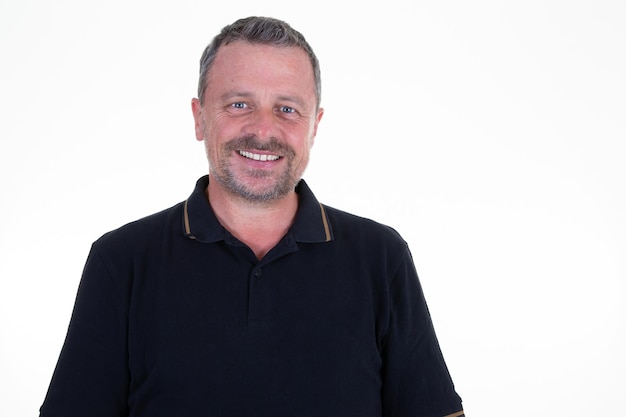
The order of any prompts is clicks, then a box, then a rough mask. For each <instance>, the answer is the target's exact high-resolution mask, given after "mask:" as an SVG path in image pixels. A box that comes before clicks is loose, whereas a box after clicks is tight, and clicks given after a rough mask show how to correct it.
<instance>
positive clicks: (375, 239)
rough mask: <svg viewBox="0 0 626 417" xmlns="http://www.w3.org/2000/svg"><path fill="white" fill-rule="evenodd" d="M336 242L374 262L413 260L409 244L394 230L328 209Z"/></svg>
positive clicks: (364, 218) (346, 213) (394, 262)
mask: <svg viewBox="0 0 626 417" xmlns="http://www.w3.org/2000/svg"><path fill="white" fill-rule="evenodd" d="M324 209H325V211H326V213H327V216H328V221H329V223H330V226H331V228H332V233H333V240H334V241H335V243H336V245H337V246H338V247H339V248H342V249H343V250H345V251H347V252H350V253H354V252H359V253H360V254H361V255H365V256H366V257H367V259H368V260H369V261H371V262H380V261H382V260H383V259H382V258H384V261H385V263H391V264H396V265H397V264H398V263H400V262H403V261H405V260H406V259H407V257H408V258H410V251H409V248H408V245H407V242H406V241H405V240H404V238H403V237H402V236H401V235H400V233H399V232H398V231H397V230H396V229H394V228H393V227H391V226H388V225H386V224H383V223H379V222H377V221H375V220H372V219H369V218H366V217H361V216H359V215H356V214H352V213H348V212H346V211H343V210H339V209H336V208H333V207H329V206H324Z"/></svg>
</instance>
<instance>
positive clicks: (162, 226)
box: [93, 203, 183, 253]
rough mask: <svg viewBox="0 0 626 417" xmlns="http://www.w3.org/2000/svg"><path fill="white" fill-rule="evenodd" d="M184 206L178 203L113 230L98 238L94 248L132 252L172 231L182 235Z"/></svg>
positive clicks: (102, 250)
mask: <svg viewBox="0 0 626 417" xmlns="http://www.w3.org/2000/svg"><path fill="white" fill-rule="evenodd" d="M182 206H183V203H178V204H176V205H174V206H172V207H169V208H167V209H165V210H162V211H160V212H157V213H154V214H150V215H148V216H145V217H143V218H140V219H137V220H134V221H132V222H129V223H126V224H124V225H123V226H121V227H118V228H117V229H114V230H111V231H109V232H107V233H105V234H103V235H102V236H101V237H100V238H98V239H97V240H96V241H95V242H94V244H93V248H94V250H97V251H99V252H103V253H111V252H127V253H130V252H134V251H135V250H136V249H137V248H142V247H146V245H150V244H154V243H155V242H159V241H161V240H162V239H163V238H164V237H165V235H168V234H171V233H172V232H174V233H176V232H178V233H179V234H180V235H181V236H182V235H183V228H182V227H183V226H182Z"/></svg>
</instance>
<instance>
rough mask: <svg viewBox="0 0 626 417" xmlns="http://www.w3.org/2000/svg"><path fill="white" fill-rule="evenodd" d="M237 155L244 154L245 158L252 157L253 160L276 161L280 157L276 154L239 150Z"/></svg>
mask: <svg viewBox="0 0 626 417" xmlns="http://www.w3.org/2000/svg"><path fill="white" fill-rule="evenodd" d="M239 155H241V156H245V157H246V158H250V159H254V160H255V161H264V162H265V161H277V160H278V159H279V158H280V157H279V156H278V155H265V154H258V153H252V152H248V151H239Z"/></svg>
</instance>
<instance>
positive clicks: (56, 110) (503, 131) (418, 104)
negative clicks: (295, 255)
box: [0, 0, 626, 417]
mask: <svg viewBox="0 0 626 417" xmlns="http://www.w3.org/2000/svg"><path fill="white" fill-rule="evenodd" d="M318 3H319V2H285V1H284V0H281V1H273V0H272V1H268V0H266V1H256V0H254V1H239V2H215V1H209V0H205V1H176V2H164V1H155V0H152V1H118V0H108V1H97V2H96V1H84V0H82V1H79V0H65V1H44V0H38V1H36V0H22V1H17V0H13V1H9V0H0V54H1V55H0V60H1V61H0V141H1V142H0V174H1V175H0V198H1V200H0V210H1V217H0V221H1V224H0V227H1V228H0V280H1V281H0V415H1V416H11V417H13V416H18V417H19V416H36V415H37V414H38V408H39V406H40V405H41V403H42V401H43V398H44V395H45V392H46V389H47V386H48V383H49V381H50V377H51V375H52V371H53V369H54V366H55V363H56V360H57V356H58V354H59V351H60V349H61V345H62V342H63V339H64V337H65V331H66V328H67V324H68V322H69V318H70V314H71V310H72V305H73V302H74V297H75V294H76V289H77V286H78V282H79V279H80V273H81V269H82V266H83V263H84V261H85V258H86V256H87V252H88V250H89V246H90V244H91V242H92V241H93V240H95V239H97V238H98V237H99V236H100V235H101V234H103V233H104V232H106V231H108V230H110V229H113V228H115V227H117V226H120V225H121V224H123V223H126V222H128V221H131V220H134V219H136V218H139V217H142V216H144V215H147V214H150V213H152V212H155V211H158V210H161V209H163V208H166V207H169V206H171V205H173V204H175V203H177V202H179V201H182V200H183V199H185V198H186V197H187V196H188V194H189V193H190V192H191V191H192V188H193V185H194V183H195V180H196V178H197V177H199V176H201V175H203V174H204V173H205V172H206V171H207V166H206V162H205V158H204V150H203V147H202V144H201V143H199V142H196V140H195V137H194V133H193V120H192V117H191V110H190V100H191V98H192V97H193V96H194V95H195V90H196V83H197V70H198V59H199V57H200V54H201V52H202V49H203V48H204V47H205V45H206V44H207V43H208V42H209V41H210V39H211V38H212V37H213V36H214V35H215V34H216V33H217V32H218V31H219V30H220V29H221V28H222V26H224V25H226V24H228V23H231V22H232V21H234V20H235V19H236V18H239V17H244V16H248V15H253V14H257V15H269V16H274V17H278V18H282V19H284V20H286V21H288V22H289V23H291V24H292V25H293V26H294V27H295V28H296V29H298V30H300V31H302V32H303V33H304V34H305V36H306V37H307V39H308V40H309V42H310V43H311V44H312V46H313V48H314V49H315V51H316V53H317V54H318V57H319V59H320V61H321V64H322V75H323V99H322V101H323V106H324V107H325V109H326V113H325V117H324V119H323V121H322V124H321V125H320V130H319V133H318V136H317V140H316V144H315V147H314V149H313V154H312V160H311V165H310V167H309V169H308V171H307V172H306V173H305V178H306V179H307V182H308V183H309V185H310V186H311V187H312V188H313V190H314V191H315V192H316V194H317V196H318V198H319V199H320V200H321V201H322V202H324V203H326V204H329V205H331V206H335V207H338V208H341V209H344V210H347V211H351V212H355V213H357V214H360V215H363V216H367V217H371V218H374V219H376V220H378V221H380V222H383V223H387V224H389V225H392V226H393V227H395V228H396V229H397V230H399V231H400V232H401V233H402V235H403V236H404V237H405V239H406V240H407V241H408V242H409V244H410V246H411V249H412V252H413V254H414V256H415V261H416V264H417V268H418V272H419V273H420V276H421V280H422V284H423V286H424V289H425V292H426V296H427V299H428V301H429V305H430V308H431V312H432V315H433V317H434V321H435V326H436V328H437V331H438V335H439V338H440V342H441V345H442V348H443V351H444V354H445V356H446V359H447V362H448V365H449V368H450V370H451V373H452V376H453V378H454V380H455V383H456V386H457V389H458V391H459V393H460V394H461V396H462V397H463V399H464V406H465V409H466V411H467V414H468V416H474V417H478V416H480V417H491V416H494V417H495V416H504V415H506V416H510V417H513V416H520V417H521V416H552V415H563V416H584V417H589V416H602V415H612V416H617V415H620V416H624V415H626V414H625V413H626V411H625V408H624V398H625V395H626V380H625V378H624V375H626V355H625V354H624V352H626V341H625V336H626V259H625V258H626V257H625V255H626V219H625V213H626V191H625V182H626V164H625V163H624V159H625V158H626V151H625V148H626V146H625V144H624V142H625V140H626V52H625V51H626V24H625V22H626V4H625V3H624V2H623V1H621V0H615V1H609V0H604V1H603V0H573V1H555V0H543V1H538V0H526V1H496V0H492V1H488V0H477V1H462V0H455V1H401V0H388V1H384V2H378V1H377V2H371V1H361V2H358V3H354V4H355V6H354V7H340V6H338V5H339V4H341V3H340V2H336V1H335V2H327V3H322V4H318ZM357 4H358V6H356V5H357Z"/></svg>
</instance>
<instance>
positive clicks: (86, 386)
mask: <svg viewBox="0 0 626 417" xmlns="http://www.w3.org/2000/svg"><path fill="white" fill-rule="evenodd" d="M320 102H321V81H320V70H319V64H318V62H317V58H316V57H315V55H314V53H313V51H312V49H311V47H310V46H309V44H308V43H307V42H306V40H305V39H304V37H303V36H302V35H301V34H300V33H299V32H297V31H295V30H294V29H293V28H291V27H290V26H289V25H287V24H286V23H284V22H282V21H279V20H276V19H270V18H260V17H251V18H246V19H241V20H239V21H237V22H235V23H233V24H232V25H229V26H227V27H225V28H224V29H223V30H222V32H221V33H220V34H219V35H218V36H216V37H215V38H214V39H213V41H212V43H211V44H210V45H209V46H208V47H207V49H206V50H205V52H204V54H203V55H202V58H201V62H200V81H199V88H198V98H196V99H193V100H192V111H193V117H194V121H195V132H196V138H197V139H198V140H201V141H204V144H205V148H206V153H207V157H208V161H209V175H207V176H204V177H202V178H200V179H199V180H198V182H197V184H196V187H195V189H194V191H193V192H192V194H191V195H190V196H189V198H188V199H187V200H185V201H184V202H182V203H180V204H177V205H175V206H173V207H172V208H169V209H167V210H164V211H162V212H160V213H157V214H154V215H152V216H149V217H146V218H144V219H141V220H138V221H136V222H133V223H130V224H128V225H125V226H123V227H121V228H119V229H117V230H115V231H112V232H110V233H107V234H105V235H104V236H102V237H101V238H100V239H98V240H97V241H96V242H95V243H94V245H93V247H92V250H91V252H90V254H89V257H88V259H87V263H86V265H85V269H84V272H83V277H82V280H81V284H80V288H79V292H78V295H77V299H76V304H75V308H74V313H73V316H72V320H71V323H70V327H69V331H68V334H67V338H66V341H65V344H64V346H63V349H62V352H61V355H60V358H59V362H58V364H57V367H56V370H55V373H54V375H53V378H52V382H51V384H50V388H49V390H48V394H47V396H46V399H45V401H44V404H43V406H42V408H41V416H42V417H57V416H64V417H65V416H81V417H84V416H90V417H96V416H103V417H104V416H108V417H112V416H137V417H143V416H150V417H153V416H155V417H159V416H163V417H165V416H167V417H173V416H181V417H193V416H228V417H237V416H242V417H243V416H245V417H250V416H268V417H270V416H271V417H274V416H297V417H304V416H315V417H319V416H325V417H332V416H359V417H374V416H376V417H381V416H407V417H408V416H411V417H420V416H422V417H435V416H437V417H444V416H448V417H452V416H454V417H459V416H462V415H463V411H462V406H461V399H460V397H459V396H458V395H457V394H456V392H455V389H454V385H453V383H452V380H451V378H450V375H449V373H448V370H447V368H446V365H445V362H444V360H443V356H442V354H441V351H440V349H439V344H438V342H437V338H436V336H435V332H434V329H433V325H432V321H431V319H430V315H429V313H428V309H427V306H426V302H425V300H424V296H423V293H422V290H421V287H420V284H419V280H418V277H417V274H416V272H415V267H414V265H413V261H412V258H411V254H410V251H409V249H408V247H407V245H406V242H404V240H403V239H402V238H401V237H400V236H399V235H398V234H397V233H396V232H395V231H394V230H393V229H391V228H389V227H387V226H384V225H381V224H378V223H376V222H374V221H371V220H367V219H364V218H360V217H357V216H354V215H351V214H348V213H345V212H342V211H340V210H337V209H334V208H331V207H328V206H325V205H323V204H320V203H319V202H318V201H317V200H316V198H315V196H314V195H313V193H312V191H311V190H310V189H309V188H308V186H307V184H306V183H305V182H304V181H303V180H302V175H303V173H304V171H305V168H306V166H307V164H308V162H309V154H310V150H311V147H312V146H313V142H314V138H315V135H316V133H317V127H318V124H319V123H320V120H321V119H322V115H323V110H322V109H321V107H320Z"/></svg>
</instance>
